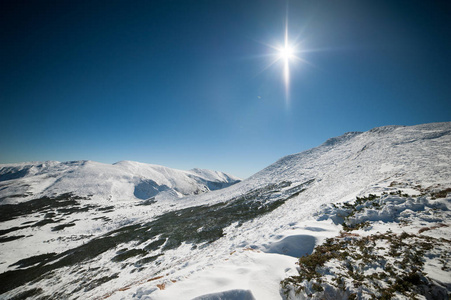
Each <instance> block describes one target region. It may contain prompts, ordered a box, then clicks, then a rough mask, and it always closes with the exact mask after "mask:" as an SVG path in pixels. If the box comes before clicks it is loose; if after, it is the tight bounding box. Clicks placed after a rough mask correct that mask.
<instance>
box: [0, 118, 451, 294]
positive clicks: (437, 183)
mask: <svg viewBox="0 0 451 300" xmlns="http://www.w3.org/2000/svg"><path fill="white" fill-rule="evenodd" d="M72 164H75V166H76V168H75V169H76V170H80V171H76V172H74V171H73V170H74V167H73V166H72ZM450 166H451V122H447V123H432V124H424V125H417V126H409V127H405V126H385V127H379V128H375V129H372V130H370V131H367V132H363V133H359V132H353V133H347V134H344V135H342V136H340V137H336V138H332V139H329V140H327V141H326V142H325V143H324V144H322V145H320V146H318V147H316V148H313V149H310V150H308V151H304V152H301V153H298V154H293V155H289V156H286V157H283V158H281V159H280V160H278V161H277V162H275V163H274V164H272V165H270V166H269V167H267V168H265V169H264V170H262V171H260V172H258V173H256V174H255V175H253V176H251V177H250V178H248V179H246V180H244V181H242V182H239V183H237V184H234V185H232V186H230V187H228V188H224V189H220V190H216V191H212V192H209V193H204V194H200V195H193V194H194V193H195V192H196V191H195V190H193V189H192V188H190V185H188V184H186V182H190V181H189V180H190V179H193V177H194V176H199V177H201V178H203V179H204V180H208V181H213V180H211V179H212V178H214V179H215V181H216V182H218V181H220V182H225V181H229V180H235V179H236V178H233V177H231V176H229V175H225V174H223V173H216V172H211V171H204V170H192V171H182V172H181V173H178V171H175V170H172V169H168V168H164V167H159V166H151V167H149V165H145V164H140V163H133V162H120V163H117V164H115V165H104V164H99V163H94V162H73V163H58V162H46V163H41V164H15V165H2V166H1V167H2V168H3V169H2V170H4V169H5V168H17V169H18V170H27V171H24V174H25V173H26V175H25V176H24V177H21V178H16V179H10V180H7V181H3V182H1V184H2V186H0V193H3V195H4V196H3V197H5V196H11V195H14V194H15V193H17V194H24V193H27V192H28V193H32V194H30V195H29V196H27V197H26V198H23V199H20V200H16V198H14V197H12V198H6V200H4V202H5V203H6V202H7V203H16V202H17V201H24V200H28V199H34V198H35V196H36V195H51V194H61V193H63V192H75V193H81V194H79V195H81V196H88V195H91V196H90V197H91V198H93V199H94V198H95V199H104V200H107V199H108V198H109V197H111V198H112V199H115V200H116V201H115V202H114V210H112V211H109V212H107V213H105V214H104V215H102V216H105V217H108V219H109V220H108V221H105V222H103V221H101V220H94V218H93V216H95V215H97V214H98V212H91V211H88V212H84V213H77V214H74V216H70V217H68V218H69V219H67V220H66V222H72V221H73V222H74V223H75V226H72V227H68V228H65V229H64V230H62V231H57V232H54V231H52V230H50V229H51V227H50V225H51V224H50V225H46V226H42V227H39V228H32V229H29V228H27V229H21V230H18V231H17V233H16V234H17V235H19V234H20V235H24V236H27V235H30V236H28V237H24V238H21V239H17V240H14V241H9V242H5V243H0V272H6V271H9V270H14V269H15V268H16V267H13V266H11V265H12V264H13V263H14V262H16V261H18V260H20V259H23V258H25V257H29V256H31V255H39V254H45V253H50V252H55V253H61V252H63V251H66V250H67V249H72V248H74V247H76V246H79V245H81V244H83V243H85V242H87V241H89V239H93V238H96V237H99V236H101V235H102V234H104V233H106V232H109V231H111V230H114V229H117V228H121V227H123V226H125V225H133V224H144V223H143V222H148V221H152V220H157V219H158V216H160V215H162V214H163V213H168V212H176V214H175V216H177V215H180V213H178V212H185V211H186V210H184V209H188V208H193V209H194V208H195V207H199V206H200V205H205V204H208V205H211V206H212V207H214V205H221V203H225V204H227V203H233V201H234V199H239V197H240V196H242V195H249V193H251V192H252V191H256V190H258V189H262V188H264V187H266V186H268V185H269V184H279V183H282V182H288V181H289V182H290V185H289V186H285V185H281V187H280V188H278V189H277V190H274V191H272V192H271V193H272V194H271V195H270V196H269V199H270V200H274V201H276V200H278V199H279V200H280V199H282V198H283V199H284V203H283V204H281V205H280V206H278V207H277V208H275V209H274V210H271V211H269V212H268V213H266V214H262V215H259V216H256V217H255V218H252V219H249V220H245V221H244V222H239V221H237V222H234V223H232V224H230V225H228V226H226V227H225V228H224V229H223V236H222V237H221V238H218V239H215V240H213V241H212V242H209V243H201V244H198V245H194V244H193V243H191V242H189V241H187V242H183V243H182V244H181V245H180V246H178V247H176V248H172V249H167V250H164V249H159V250H157V252H156V254H158V255H160V256H158V257H157V258H156V260H155V261H154V262H152V263H149V264H148V265H145V267H143V268H141V269H139V270H138V271H136V270H135V269H136V264H135V265H134V264H133V263H129V264H122V265H121V264H120V263H114V262H112V258H113V257H114V256H115V255H117V253H120V252H118V250H120V249H119V248H120V247H118V249H112V250H109V251H106V252H103V253H102V254H100V255H99V256H98V257H96V259H94V260H90V261H89V262H87V263H84V264H79V265H77V266H66V267H63V268H60V269H56V270H55V271H53V273H52V276H50V278H43V279H41V280H40V281H37V282H34V283H32V284H28V285H27V287H23V286H21V287H17V288H14V289H11V290H10V291H8V292H6V293H5V294H3V295H0V298H1V297H2V296H3V297H4V298H6V299H8V298H10V297H13V296H16V295H18V294H20V293H21V292H23V291H25V290H27V289H30V288H42V289H43V290H44V294H45V295H50V296H51V295H55V294H57V293H63V294H58V295H60V296H61V295H64V296H65V297H66V298H69V299H204V300H205V299H208V300H213V299H282V298H283V295H282V294H281V289H280V284H279V283H280V281H281V280H282V279H284V278H286V277H288V276H290V275H295V274H296V264H295V263H296V261H297V257H299V256H300V255H303V254H308V253H311V251H313V248H314V247H315V246H316V245H318V244H321V243H322V242H323V241H324V240H325V239H326V238H328V237H335V236H337V235H339V232H340V230H341V229H342V228H341V226H339V225H337V224H336V223H334V222H333V219H334V218H335V217H336V216H337V214H338V212H337V211H336V210H334V209H331V208H330V207H329V206H327V205H330V204H332V203H341V202H346V201H352V200H353V199H355V197H356V196H366V195H368V194H370V193H373V194H377V195H381V194H382V193H383V192H391V191H394V190H402V191H403V192H406V193H409V194H412V193H414V192H417V191H418V186H421V187H422V188H425V189H428V190H429V191H435V190H437V191H438V190H443V189H446V188H450V187H451V167H450ZM81 170H82V171H81ZM99 170H101V171H99ZM117 170H120V171H117ZM2 174H6V173H2ZM52 174H63V175H58V176H56V177H52V176H53V175H52ZM112 174H114V176H113V175H112ZM133 174H139V176H137V175H133ZM148 178H152V179H151V180H153V181H154V182H156V183H157V184H158V186H167V187H169V188H171V189H172V190H174V191H175V192H177V193H180V194H191V195H189V196H186V197H183V198H174V197H167V198H164V197H161V198H158V197H157V200H158V201H157V202H156V203H155V204H152V205H149V206H136V202H137V201H139V199H144V197H142V198H140V197H136V196H135V198H137V199H135V202H133V201H129V200H128V199H129V198H127V197H128V196H129V195H130V194H132V195H133V194H134V193H135V190H136V186H137V184H139V183H140V182H143V181H145V180H146V179H148ZM171 178H176V179H172V180H171ZM187 178H188V179H187ZM307 182H308V183H309V184H306V183H307ZM300 184H305V190H302V191H300V193H293V192H292V190H290V189H292V188H293V187H297V186H299V185H300ZM24 185H25V187H24ZM28 185H29V186H28ZM204 186H207V185H204ZM80 187H82V188H80ZM207 187H208V186H207ZM303 187H304V185H303ZM5 190H8V193H9V194H5V193H6V192H5ZM13 191H14V192H13ZM259 193H260V192H259ZM144 194H145V193H144ZM259 195H260V194H259ZM284 195H290V197H288V198H287V197H285V196H284ZM126 196H127V197H126ZM450 196H451V195H449V194H448V196H446V197H445V198H444V199H441V200H440V205H443V208H444V209H445V210H450V211H451V197H450ZM284 197H285V198H284ZM384 199H385V198H384ZM125 200H126V201H125ZM385 200H386V201H388V202H387V203H391V202H390V201H392V202H393V206H390V207H389V208H387V209H386V210H383V211H381V212H377V213H376V212H371V211H370V212H369V213H368V214H366V215H364V216H359V217H360V218H361V219H362V220H369V221H371V222H374V224H373V226H372V229H371V230H373V231H371V230H369V231H367V232H366V234H371V233H372V232H375V231H376V230H377V231H381V232H382V231H383V230H388V229H389V228H390V230H393V232H395V233H396V232H402V231H403V230H405V229H403V228H401V227H400V226H399V225H398V224H397V223H396V222H395V221H396V220H395V218H393V212H394V211H396V210H393V209H394V208H396V207H403V208H404V209H403V210H402V212H403V214H402V217H403V218H409V216H412V217H411V218H410V219H411V228H412V230H418V229H419V228H423V227H424V226H428V225H430V224H436V223H437V222H438V221H437V219H434V218H427V217H425V216H426V215H427V214H431V213H433V211H432V210H431V211H430V207H432V206H431V205H430V201H433V200H431V198H430V197H429V198H427V197H424V198H421V199H419V200H418V201H417V200H415V201H414V200H412V201H410V200H402V201H401V200H399V199H398V198H396V197H392V198H387V199H385ZM86 201H88V200H86ZM141 201H142V200H141ZM409 201H410V202H409ZM86 203H87V202H86ZM99 203H100V202H99ZM106 203H108V205H111V204H110V203H111V202H108V201H106ZM325 205H326V206H325ZM415 209H417V210H419V211H421V210H422V209H423V210H425V211H426V212H425V215H423V214H421V215H418V214H414V213H411V212H413V211H414V210H415ZM188 211H189V209H188ZM193 211H194V210H193ZM321 215H323V217H321ZM198 217H199V218H202V217H203V216H202V215H200V216H198ZM436 218H439V222H440V223H442V224H444V225H446V226H448V227H446V226H443V227H440V228H437V229H433V230H430V231H426V232H425V234H426V233H427V234H429V235H430V236H434V237H444V238H447V239H450V238H451V220H450V215H449V213H444V214H443V215H440V216H436ZM39 219H40V217H39V216H38V215H30V216H27V217H26V218H17V219H14V220H10V221H7V222H3V223H0V226H1V227H0V230H2V229H3V230H5V229H8V228H12V227H14V226H20V225H21V224H23V222H24V221H30V220H34V221H38V220H39ZM80 219H81V220H83V221H82V222H76V221H77V220H80ZM174 222H175V221H174ZM218 222H219V220H218ZM209 226H211V225H209ZM201 231H202V228H199V229H198V232H201ZM359 233H361V234H365V233H362V232H359ZM85 236H86V237H85ZM74 237H75V238H74ZM157 239H158V237H156V238H155V239H153V240H150V241H149V243H151V242H154V241H156V240H157ZM147 245H148V244H147ZM126 246H127V248H128V249H143V247H144V246H145V245H142V244H140V243H136V242H129V243H128V244H127V245H126ZM121 247H124V246H121ZM127 261H131V260H125V262H127ZM80 268H85V269H88V268H89V270H94V269H96V268H100V269H101V270H103V273H102V274H101V275H100V274H94V275H93V276H92V277H91V278H90V280H94V279H96V278H97V277H100V276H102V277H104V276H107V275H108V274H109V275H112V274H115V275H116V276H115V277H114V278H113V279H111V280H109V281H107V282H105V283H103V284H99V285H98V286H96V287H94V288H89V289H88V288H85V289H79V290H77V286H79V285H80V284H81V283H80V282H81V279H80V278H79V277H77V275H76V274H74V273H76V272H77V270H80ZM427 268H428V273H430V274H432V277H433V278H434V280H437V281H439V282H441V283H442V284H445V285H448V286H451V276H450V275H451V274H450V273H449V272H443V271H441V270H440V269H439V267H435V268H434V265H433V264H432V263H431V264H428V265H427ZM82 274H83V273H82ZM0 275H1V274H0ZM80 276H81V275H80ZM96 276H97V277H96ZM36 298H39V296H36Z"/></svg>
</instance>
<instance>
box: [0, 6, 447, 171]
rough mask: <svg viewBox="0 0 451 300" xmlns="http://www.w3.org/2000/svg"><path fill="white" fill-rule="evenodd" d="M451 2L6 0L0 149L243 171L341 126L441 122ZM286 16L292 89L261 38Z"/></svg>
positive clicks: (36, 157) (267, 39)
mask: <svg viewBox="0 0 451 300" xmlns="http://www.w3.org/2000/svg"><path fill="white" fill-rule="evenodd" d="M450 15H451V8H450V2H449V1H433V0H428V1H424V0H405V1H401V0H399V1H393V0H377V1H374V0H371V1H369V0H368V1H365V0H355V1H349V0H343V1H332V0H330V1H322V0H315V1H313V0H305V1H304V0H290V1H276V0H271V1H270V0H266V1H265V0H261V1H257V0H246V1H242V0H236V1H235V0H227V1H224V0H179V1H170V0H152V1H114V0H112V1H106V0H105V1H95V0H90V1H84V0H76V1H75V0H74V1H60V0H55V1H46V0H40V1H22V0H3V1H1V2H0V134H1V137H0V163H12V162H22V161H43V160H59V161H68V160H82V159H87V160H94V161H100V162H105V163H114V162H116V161H120V160H134V161H140V162H146V163H152V164H160V165H165V166H169V167H173V168H178V169H190V168H193V167H199V168H206V169H215V170H221V171H225V172H229V173H231V174H234V175H236V176H240V177H242V178H245V177H247V176H249V175H252V174H253V173H255V172H257V171H259V170H261V169H262V168H264V167H266V166H268V165H269V164H271V163H273V162H274V161H276V160H277V159H278V158H280V157H282V156H285V155H288V154H292V153H297V152H301V151H303V150H307V149H309V148H311V147H315V146H317V145H319V144H321V143H322V142H324V141H325V140H326V139H327V138H330V137H333V136H337V135H341V134H343V133H345V132H347V131H366V130H369V129H371V128H373V127H377V126H382V125H394V124H396V125H414V124H420V123H428V122H441V121H451V57H450V56H451V55H450V53H451V38H450V36H451V35H450V34H451V33H450V32H451V18H450ZM286 18H288V36H289V39H290V41H291V42H293V43H294V41H295V40H296V41H297V42H298V43H299V45H298V46H297V48H296V49H297V51H298V52H297V53H296V56H298V57H299V58H300V59H301V60H292V61H290V90H289V99H287V97H286V95H285V88H284V81H283V67H284V66H283V65H284V64H283V61H282V60H279V61H277V62H276V63H274V64H272V65H270V63H271V62H272V61H273V60H274V59H275V58H276V57H277V56H276V51H275V50H274V49H273V48H271V47H269V45H273V46H277V45H282V44H283V43H284V34H285V25H286ZM269 65H270V66H269ZM268 66H269V67H268Z"/></svg>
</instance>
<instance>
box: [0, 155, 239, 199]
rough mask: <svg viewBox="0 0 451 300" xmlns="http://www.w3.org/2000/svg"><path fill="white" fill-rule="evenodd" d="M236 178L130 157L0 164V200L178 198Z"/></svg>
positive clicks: (228, 182) (219, 173)
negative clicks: (108, 161) (111, 160)
mask: <svg viewBox="0 0 451 300" xmlns="http://www.w3.org/2000/svg"><path fill="white" fill-rule="evenodd" d="M239 181H240V179H239V178H237V177H234V176H232V175H228V174H225V173H222V172H217V171H211V170H202V169H193V170H190V171H182V170H176V169H171V168H167V167H163V166H158V165H151V164H144V163H138V162H133V161H120V162H117V163H115V164H113V165H109V164H103V163H98V162H94V161H71V162H56V161H47V162H36V163H21V164H3V165H1V164H0V201H2V202H3V203H17V202H22V201H26V200H30V199H33V198H37V197H43V196H56V195H60V194H64V193H72V194H75V195H77V196H80V197H90V198H95V199H101V200H105V199H108V200H112V201H115V200H133V199H141V200H148V199H150V198H155V197H160V198H162V197H178V198H180V197H183V196H187V195H194V194H200V193H205V192H208V191H211V190H216V189H221V188H225V187H228V186H230V185H232V184H235V183H237V182H239Z"/></svg>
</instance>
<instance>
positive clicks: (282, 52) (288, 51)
mask: <svg viewBox="0 0 451 300" xmlns="http://www.w3.org/2000/svg"><path fill="white" fill-rule="evenodd" d="M278 51H279V59H282V60H290V59H293V58H295V57H296V56H295V50H294V49H293V48H292V47H290V46H285V47H283V48H280V49H278Z"/></svg>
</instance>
